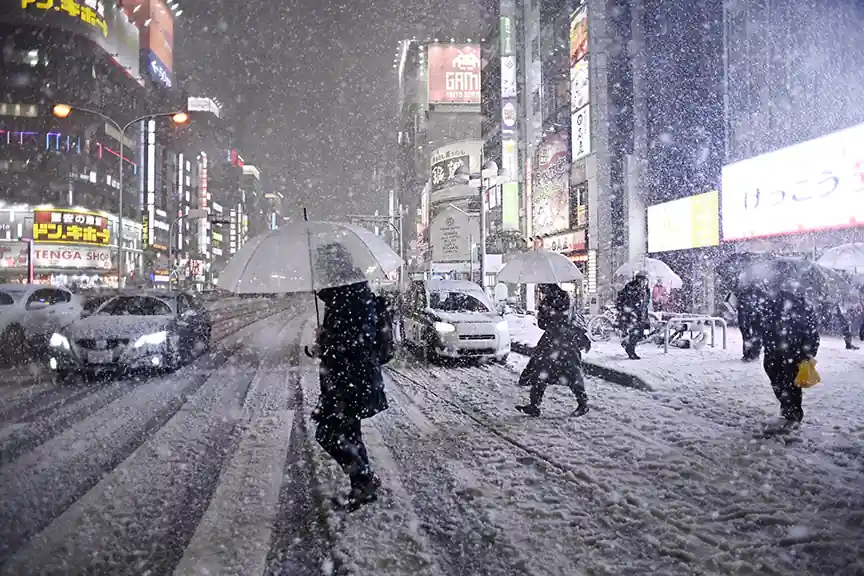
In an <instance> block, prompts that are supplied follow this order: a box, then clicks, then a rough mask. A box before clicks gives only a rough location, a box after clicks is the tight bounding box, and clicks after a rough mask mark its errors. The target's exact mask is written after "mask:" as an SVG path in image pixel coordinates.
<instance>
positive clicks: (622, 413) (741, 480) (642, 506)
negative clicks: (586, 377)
mask: <svg viewBox="0 0 864 576" xmlns="http://www.w3.org/2000/svg"><path fill="white" fill-rule="evenodd" d="M418 371H419V372H420V374H419V375H420V376H421V378H422V377H423V376H424V372H427V373H428V372H430V371H428V370H425V371H424V370H418ZM431 373H432V374H433V375H434V377H435V380H434V381H435V382H436V383H439V382H440V383H441V385H442V388H443V390H442V392H443V393H446V394H447V395H449V396H450V398H442V399H443V400H444V401H445V402H451V403H454V401H453V398H454V397H455V398H457V399H460V401H458V402H455V404H456V405H457V407H458V409H461V410H462V411H463V412H464V413H466V415H468V416H469V417H471V418H472V419H473V420H475V421H477V422H478V423H479V424H480V425H481V426H483V427H486V428H489V427H490V425H491V427H492V428H500V426H501V423H500V422H492V421H490V420H489V418H496V419H500V418H506V414H507V413H506V412H505V413H502V405H503V406H504V407H505V410H506V407H509V406H511V405H513V404H514V403H515V402H514V401H515V398H514V397H513V396H514V394H513V391H515V390H518V388H516V387H515V385H510V384H509V382H511V381H512V382H513V384H515V377H514V376H513V375H512V373H510V372H509V371H507V370H505V369H499V368H497V367H489V368H486V369H472V370H462V371H459V370H455V371H453V372H451V373H450V374H451V379H452V376H455V377H456V379H457V380H458V382H456V383H453V384H451V383H450V382H449V380H448V379H446V378H443V377H442V376H443V373H442V372H440V371H438V370H436V369H433V370H432V371H431ZM425 376H426V379H427V380H428V379H429V378H428V374H427V375H425ZM501 383H505V384H504V386H502V385H501ZM419 385H420V386H421V387H423V386H424V384H423V383H422V382H421V383H419ZM595 386H596V387H598V388H600V389H602V390H603V392H604V394H605V395H607V396H608V397H609V399H610V400H611V402H607V406H606V407H605V409H604V410H601V411H600V412H601V413H603V414H608V417H607V418H603V419H602V421H595V420H594V419H591V415H590V414H589V416H588V417H586V419H580V420H578V421H577V422H578V424H576V425H574V426H572V427H569V428H570V430H567V432H568V433H569V432H571V431H572V433H575V435H576V436H575V438H574V439H575V440H576V441H577V442H578V441H579V440H580V439H581V438H583V437H585V438H586V439H587V440H588V444H587V445H586V446H585V447H584V448H583V449H580V450H571V449H566V450H564V449H563V448H562V447H563V446H565V445H567V444H569V436H567V435H563V436H562V435H561V430H559V428H560V426H551V425H550V424H549V422H548V420H549V419H548V418H542V417H541V418H540V419H536V420H535V419H526V418H524V417H522V420H523V421H524V422H525V424H524V429H525V432H526V433H527V438H528V439H527V440H526V441H524V442H523V441H516V442H515V443H514V442H512V440H514V439H513V438H512V437H511V438H508V441H511V444H514V445H517V446H519V447H520V448H522V447H525V448H528V449H529V450H532V451H533V452H534V453H537V452H539V453H540V457H541V459H542V460H544V461H545V462H547V463H550V462H549V461H550V460H552V461H554V462H553V463H552V464H553V465H556V464H557V465H561V466H564V467H565V468H569V469H571V470H573V471H574V472H577V471H582V476H583V480H584V481H587V482H588V483H589V485H591V484H593V485H597V486H599V487H602V488H603V492H604V493H605V495H603V497H602V498H601V499H600V502H599V504H600V506H603V507H604V508H607V509H611V512H612V513H616V512H618V513H620V512H621V511H622V510H623V512H624V517H623V518H621V519H620V520H623V523H624V526H627V525H628V523H636V524H635V525H637V526H638V523H639V522H641V523H644V522H651V523H652V524H654V525H655V526H658V527H661V528H660V532H659V533H656V530H655V533H654V534H651V533H650V532H649V533H648V534H645V531H644V530H641V532H642V534H641V535H640V534H639V532H640V531H636V532H635V533H634V534H633V537H634V538H637V539H638V538H641V539H644V540H648V541H651V540H653V541H654V544H653V545H652V547H654V548H656V549H658V550H660V551H661V553H662V555H665V556H669V555H671V556H673V557H678V558H680V560H681V562H682V565H681V569H686V570H688V571H689V570H694V569H697V570H699V569H701V570H706V571H710V570H712V569H714V570H717V569H720V570H722V571H725V570H729V569H732V568H731V567H733V566H736V565H739V564H742V563H743V565H749V566H751V567H753V569H754V570H758V571H764V572H765V573H780V574H792V573H807V572H808V571H813V570H816V571H818V570H820V569H824V567H825V562H824V558H822V557H823V554H822V553H819V554H818V555H813V556H807V555H805V554H799V555H797V556H789V555H784V554H782V553H778V551H777V549H776V544H777V542H778V541H782V540H784V539H788V538H787V536H788V534H789V533H790V532H791V533H795V532H798V531H800V530H804V531H805V532H808V533H812V534H813V535H814V538H816V539H820V538H822V537H821V536H819V535H821V534H825V533H829V534H830V533H831V532H833V531H839V534H838V535H837V536H836V537H835V538H836V540H835V542H834V548H835V556H834V558H833V561H835V564H834V565H835V567H836V569H837V570H841V571H842V570H843V569H848V568H849V566H850V562H852V560H851V558H852V557H853V555H852V552H851V551H850V549H849V547H848V542H847V541H848V538H847V537H844V536H843V535H842V534H843V533H844V530H843V529H842V528H840V527H839V526H837V523H836V518H837V517H847V518H849V520H850V521H851V522H852V524H850V525H848V527H847V530H846V531H849V534H850V535H851V534H852V533H853V532H854V527H855V526H856V525H857V526H858V530H859V533H860V520H858V521H857V522H858V524H855V521H854V519H853V518H852V517H853V516H854V513H853V514H851V516H850V508H851V509H855V508H859V509H860V506H861V493H860V491H859V492H857V496H856V495H855V494H854V493H850V492H849V490H845V491H843V494H842V495H841V496H839V497H837V498H833V497H832V495H830V494H827V493H826V494H824V498H823V497H819V496H817V497H816V499H815V500H814V504H815V505H817V506H818V508H816V509H813V510H808V509H807V508H805V509H800V506H799V505H795V506H794V508H790V505H792V504H793V503H795V502H797V501H799V500H800V499H801V497H802V495H804V494H807V493H808V491H809V490H808V488H810V489H817V490H818V491H822V490H823V488H818V487H817V486H813V487H812V488H811V487H806V486H801V485H800V484H799V483H798V482H795V481H790V479H791V478H794V475H793V476H789V475H788V473H784V472H783V471H782V470H784V469H786V468H790V467H794V463H793V464H790V463H789V462H787V461H786V460H787V454H788V452H787V451H786V450H784V449H780V450H774V451H771V448H770V447H767V448H766V447H765V446H760V445H756V446H753V445H752V443H751V445H748V444H747V442H746V441H745V442H736V441H735V439H734V438H733V439H732V441H731V442H730V440H729V439H728V438H727V437H725V436H723V437H720V438H717V439H711V438H710V432H708V430H710V423H707V422H706V423H702V422H701V421H698V422H689V423H688V422H687V421H686V420H683V421H681V422H678V419H680V415H678V414H677V413H672V414H669V415H668V416H667V415H661V416H658V415H657V411H660V412H665V411H668V412H673V410H671V409H669V408H667V407H664V406H662V405H660V406H657V405H656V403H655V402H654V401H653V399H652V397H651V395H646V394H640V393H638V392H634V391H629V390H622V389H620V388H619V387H615V386H608V385H605V384H601V383H595ZM505 389H506V392H505ZM496 390H501V392H498V393H493V392H494V391H496ZM554 390H555V387H550V396H552V395H556V392H553V391H554ZM427 391H428V392H434V391H432V390H428V387H427ZM502 392H504V393H502ZM508 393H509V394H508ZM568 394H569V391H565V392H564V393H563V396H565V397H567V396H568ZM438 396H441V394H438ZM469 396H473V398H468V397H469ZM481 398H482V399H481ZM466 399H467V401H466ZM478 399H481V400H480V402H481V404H482V405H480V404H478V403H477V400H478ZM634 400H635V402H634ZM550 401H551V402H554V400H552V399H551V398H550ZM565 401H566V400H565ZM551 402H547V405H549V406H550V407H551V406H554V404H552V403H551ZM634 410H635V411H637V413H636V414H633V412H634ZM640 410H644V411H645V413H646V417H645V418H644V419H643V420H644V422H645V424H644V425H643V426H639V427H637V426H636V425H634V424H632V422H634V421H635V422H643V420H640V418H639V413H638V411H640ZM663 418H667V419H668V425H666V426H664V427H662V428H659V429H658V428H657V427H656V425H655V424H654V423H653V422H654V421H655V420H658V419H660V420H662V419H663ZM658 421H659V420H658ZM676 422H677V425H676ZM706 425H707V426H708V428H707V429H706V428H705V426H706ZM681 427H683V428H684V429H685V431H686V429H688V428H689V429H690V431H689V432H681V431H679V428H681ZM565 428H568V427H567V426H565ZM722 431H723V433H724V434H725V428H722ZM501 432H502V431H501V430H497V429H496V430H494V432H493V433H495V434H499V433H501ZM511 433H512V432H511ZM688 433H690V434H692V435H693V437H694V440H695V441H694V442H689V443H686V445H685V446H683V447H682V445H681V442H680V441H679V440H680V439H681V438H680V436H681V435H682V434H683V435H684V436H686V435H687V434H688ZM669 434H671V438H670V437H668V435H669ZM504 435H505V436H509V435H508V434H507V433H506V432H505V434H504ZM640 435H641V436H640ZM628 436H630V437H632V438H640V440H641V441H640V443H639V444H637V445H636V446H635V447H634V443H632V442H626V441H623V442H622V440H626V438H627V437H628ZM535 437H539V438H540V440H539V441H537V442H540V443H541V445H549V443H550V441H553V442H552V443H553V444H554V441H556V440H557V441H559V444H558V446H557V447H558V449H559V452H560V453H559V455H558V456H556V457H551V456H549V455H548V454H546V453H545V450H543V449H539V450H538V449H534V447H533V446H532V445H536V443H537V442H535V441H534V440H533V439H534V438H535ZM699 440H701V442H700V441H699ZM718 448H719V451H718ZM682 450H683V453H682ZM708 450H711V453H708V452H707V451H708ZM765 450H769V451H770V452H768V453H766V452H765ZM766 456H768V458H766ZM718 458H722V460H718ZM778 465H779V470H778V469H777V467H778ZM790 469H791V468H790ZM602 478H608V479H610V480H612V479H614V480H613V481H612V482H611V483H610V482H609V481H607V482H603V481H602ZM577 479H578V476H577ZM802 490H803V492H802ZM817 500H818V503H817V502H816V501H817ZM751 501H752V503H755V504H756V505H764V506H767V507H768V508H770V509H772V510H773V511H774V512H773V514H770V515H767V516H766V515H753V516H752V517H747V520H746V521H743V522H735V523H730V524H724V523H723V522H721V521H718V520H717V518H716V516H717V515H721V516H722V515H723V514H724V513H725V512H727V511H733V512H734V511H735V510H736V506H735V505H734V503H735V502H739V503H743V505H744V506H745V507H748V504H746V503H747V502H751ZM832 502H833V504H832ZM730 504H732V506H731V507H730ZM740 505H741V504H739V506H740ZM826 507H827V508H829V509H832V510H833V511H832V512H830V513H829V514H828V515H827V516H826V515H825V514H824V511H825V508H826ZM802 512H803V515H802ZM613 515H614V514H613ZM619 515H620V514H619ZM628 518H630V520H628ZM804 526H809V528H804ZM660 534H662V536H660ZM697 539H698V540H697ZM801 551H803V549H801ZM817 566H822V568H817ZM685 567H686V568H685ZM696 573H699V572H696Z"/></svg>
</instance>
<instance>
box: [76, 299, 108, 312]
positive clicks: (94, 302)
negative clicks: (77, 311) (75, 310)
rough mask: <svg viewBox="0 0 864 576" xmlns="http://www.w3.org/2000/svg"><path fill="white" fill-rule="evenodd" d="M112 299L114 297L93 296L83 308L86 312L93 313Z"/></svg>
mask: <svg viewBox="0 0 864 576" xmlns="http://www.w3.org/2000/svg"><path fill="white" fill-rule="evenodd" d="M111 298H112V296H93V297H92V298H90V299H89V300H87V302H85V303H84V306H83V307H82V308H83V309H84V311H85V312H93V311H94V310H96V309H97V308H99V306H101V305H102V304H104V303H105V302H107V301H108V300H110V299H111Z"/></svg>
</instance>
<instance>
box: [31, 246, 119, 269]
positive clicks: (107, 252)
mask: <svg viewBox="0 0 864 576" xmlns="http://www.w3.org/2000/svg"><path fill="white" fill-rule="evenodd" d="M33 262H34V264H35V265H36V267H37V268H74V269H100V270H110V269H111V267H112V266H111V249H110V248H90V247H86V246H44V245H38V244H37V245H36V246H35V247H34V248H33Z"/></svg>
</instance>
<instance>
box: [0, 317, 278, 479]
mask: <svg viewBox="0 0 864 576" xmlns="http://www.w3.org/2000/svg"><path fill="white" fill-rule="evenodd" d="M260 314H261V313H260V312H258V311H256V312H253V313H251V314H246V315H244V316H247V317H248V318H247V320H252V322H247V323H245V324H242V325H238V324H235V326H233V327H231V328H229V329H228V330H224V329H222V324H224V323H225V322H226V321H227V320H220V321H218V322H217V323H215V324H214V327H215V328H218V329H220V330H221V333H220V334H218V336H217V337H215V338H214V339H213V343H214V344H221V343H222V342H224V341H225V340H226V339H228V338H230V337H231V336H232V335H234V334H236V333H237V332H238V331H239V330H242V329H243V328H245V327H246V326H248V325H249V324H250V323H254V322H255V321H257V319H258V316H260ZM231 320H234V321H236V317H232V318H231ZM228 353H229V355H230V353H231V350H228ZM201 358H203V356H202V357H199V358H196V359H195V361H196V362H197V361H199V360H200V359H201ZM181 369H182V368H181ZM146 381H147V378H146V377H142V376H133V377H131V378H125V379H123V380H108V379H103V380H99V381H97V383H96V384H95V385H88V383H87V382H82V381H78V382H77V386H76V387H73V386H72V385H68V384H67V385H63V386H57V387H54V389H53V390H49V391H47V392H48V394H47V397H46V396H42V397H41V401H40V400H37V401H36V402H35V404H31V403H27V404H25V405H24V406H20V407H19V413H18V415H17V416H12V417H9V418H7V419H6V421H7V422H8V423H9V424H10V425H9V426H6V427H5V428H0V466H2V465H6V464H9V463H10V462H12V461H14V460H15V459H16V458H18V457H20V456H21V455H22V454H25V453H27V452H29V451H30V450H32V449H34V448H36V447H37V446H39V445H41V444H43V443H45V442H47V441H48V440H50V439H51V438H53V437H54V436H56V435H57V434H59V433H60V432H62V431H63V430H65V429H66V428H68V427H69V426H72V425H73V424H75V423H77V422H79V421H81V420H83V419H84V418H87V417H88V416H90V415H92V414H94V413H96V412H97V411H99V410H100V409H101V408H103V407H105V406H106V405H108V404H110V403H111V402H114V401H115V400H117V399H119V398H120V397H122V396H124V395H125V394H127V393H129V392H130V391H131V390H133V389H134V388H135V387H136V386H138V385H141V384H142V383H144V382H146ZM10 412H12V411H10Z"/></svg>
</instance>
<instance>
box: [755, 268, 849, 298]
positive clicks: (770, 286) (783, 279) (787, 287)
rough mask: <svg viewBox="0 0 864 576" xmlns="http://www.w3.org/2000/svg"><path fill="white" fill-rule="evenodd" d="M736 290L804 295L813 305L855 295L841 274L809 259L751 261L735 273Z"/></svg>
mask: <svg viewBox="0 0 864 576" xmlns="http://www.w3.org/2000/svg"><path fill="white" fill-rule="evenodd" d="M738 287H739V288H747V287H752V288H759V289H761V290H763V291H765V292H767V293H769V294H770V293H772V292H781V291H782V292H790V293H793V294H798V295H801V296H804V297H805V298H807V299H808V300H809V301H811V302H812V303H813V304H817V303H824V302H826V301H827V302H835V303H838V304H840V303H843V302H845V301H846V300H847V298H848V297H849V296H850V295H851V294H853V293H854V286H853V285H852V283H851V282H849V281H848V280H846V279H845V278H844V277H843V276H842V275H841V274H838V273H837V272H835V271H833V270H829V269H827V268H823V267H822V266H819V265H818V264H816V263H814V262H812V261H811V260H806V259H804V258H792V257H774V258H770V259H765V260H757V261H754V262H753V263H752V264H750V265H749V266H747V267H745V268H744V269H743V270H742V271H741V273H740V274H738Z"/></svg>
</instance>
